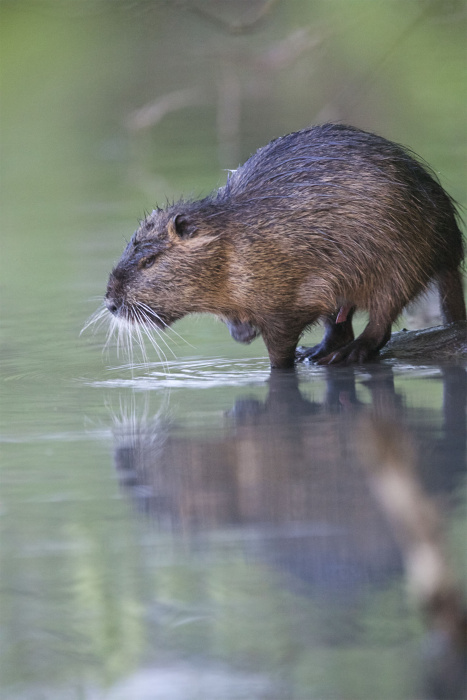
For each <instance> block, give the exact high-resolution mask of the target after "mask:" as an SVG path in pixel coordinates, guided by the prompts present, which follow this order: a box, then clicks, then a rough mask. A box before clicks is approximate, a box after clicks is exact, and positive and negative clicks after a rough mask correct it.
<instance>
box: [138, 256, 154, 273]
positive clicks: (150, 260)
mask: <svg viewBox="0 0 467 700" xmlns="http://www.w3.org/2000/svg"><path fill="white" fill-rule="evenodd" d="M156 258H157V255H148V256H147V257H146V258H142V259H141V260H140V261H139V266H140V268H142V269H143V270H145V269H147V268H148V267H151V265H154V263H155V262H156Z"/></svg>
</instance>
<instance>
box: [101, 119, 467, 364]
mask: <svg viewBox="0 0 467 700" xmlns="http://www.w3.org/2000/svg"><path fill="white" fill-rule="evenodd" d="M462 259H463V244H462V234H461V232H460V230H459V227H458V224H457V212H456V208H455V205H454V202H453V200H452V199H451V198H450V196H449V195H448V194H447V193H446V192H445V191H444V190H443V188H442V187H441V185H440V184H439V183H438V181H437V180H436V177H435V176H434V174H433V173H432V172H431V171H430V170H429V169H428V167H427V166H425V165H424V164H423V165H422V164H421V163H420V162H419V160H417V159H416V158H415V157H414V156H413V155H412V154H411V153H410V152H409V151H407V150H406V149H404V148H403V147H402V146H399V145H397V144H395V143H392V142H390V141H387V140H386V139H384V138H382V137H380V136H377V135H375V134H371V133H369V132H365V131H361V130H359V129H356V128H354V127H349V126H344V125H340V124H324V125H321V126H314V127H310V128H306V129H303V130H302V131H298V132H295V133H292V134H289V135H287V136H283V137H281V138H278V139H276V140H274V141H271V143H269V144H268V145H267V146H265V147H264V148H260V149H259V150H258V151H257V152H256V153H255V154H254V155H252V156H251V157H250V158H249V159H248V160H247V161H246V163H245V164H244V165H242V166H241V167H239V168H238V170H236V171H234V172H232V173H231V174H230V175H229V177H228V180H227V183H226V184H225V186H224V187H221V188H220V189H219V190H217V191H215V192H213V193H212V194H211V195H209V196H208V197H206V198H205V199H202V200H196V201H185V200H181V201H179V202H177V203H175V204H172V205H169V206H167V208H166V209H156V210H155V211H153V212H152V213H151V214H150V215H149V216H147V217H146V219H145V220H144V221H143V222H142V223H141V225H140V227H139V228H138V230H137V231H136V232H135V234H134V235H133V237H132V239H131V240H130V242H129V244H128V245H127V247H126V249H125V251H124V253H123V256H122V258H121V260H120V262H119V263H118V265H117V266H116V267H115V269H114V270H113V272H112V273H111V275H110V279H109V284H108V289H107V295H106V305H107V308H108V310H109V311H110V312H111V313H112V314H114V315H115V316H116V317H117V319H121V320H125V321H127V322H130V323H142V324H146V325H148V326H153V327H154V326H157V327H159V328H165V327H168V326H170V325H171V324H172V323H173V322H174V321H176V320H178V319H180V318H182V317H183V316H185V315H186V314H188V313H193V312H207V313H212V314H215V315H216V316H218V317H219V318H221V319H222V320H223V321H225V322H226V323H227V325H228V327H229V330H230V332H231V334H232V336H233V337H234V338H235V339H236V340H239V341H241V342H250V341H251V340H253V338H255V337H256V336H257V335H259V334H261V335H262V336H263V339H264V342H265V343H266V347H267V350H268V353H269V358H270V361H271V366H272V367H284V368H285V367H291V366H293V364H294V359H295V350H296V346H297V342H298V340H299V338H300V336H301V334H302V333H303V331H304V330H305V329H306V328H307V327H309V326H311V325H312V324H314V323H315V322H316V321H318V320H319V319H323V320H324V324H325V334H324V339H323V341H322V342H321V343H320V344H319V345H317V346H315V347H314V348H310V349H308V351H307V354H308V356H309V357H312V358H313V359H315V360H318V361H319V362H320V363H321V364H335V363H346V364H347V363H351V362H364V361H366V360H368V359H370V358H372V357H373V356H375V355H376V354H377V353H378V351H379V349H380V348H382V347H383V346H384V345H385V343H386V342H387V341H388V339H389V337H390V333H391V324H392V323H393V322H394V321H395V319H396V318H397V317H398V316H399V314H400V313H401V311H402V309H403V308H404V306H405V305H406V304H407V303H408V302H409V301H411V300H412V299H414V297H416V296H417V295H419V294H420V293H422V292H423V291H424V290H425V289H426V287H427V285H428V284H429V283H430V281H432V280H436V281H437V282H438V285H439V288H440V294H441V305H442V310H443V315H444V318H445V321H446V322H452V321H456V320H463V319H465V317H466V313H465V303H464V298H463V290H462V277H461V273H460V265H461V262H462ZM356 309H364V310H366V311H368V314H369V322H368V325H367V326H366V328H365V330H364V331H363V333H362V334H361V335H360V336H359V337H358V338H356V339H354V334H353V330H352V316H353V314H354V311H355V310H356Z"/></svg>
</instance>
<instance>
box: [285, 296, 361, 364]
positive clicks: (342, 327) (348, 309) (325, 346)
mask: <svg viewBox="0 0 467 700" xmlns="http://www.w3.org/2000/svg"><path fill="white" fill-rule="evenodd" d="M354 313H355V306H351V305H349V306H345V307H342V308H341V309H340V310H339V313H334V314H331V315H330V316H326V318H325V319H324V337H323V339H322V341H321V342H320V343H318V345H314V346H313V347H312V348H304V347H300V348H297V351H296V353H295V356H296V358H297V361H298V362H303V361H304V360H306V359H310V360H319V359H320V358H322V357H326V356H327V355H330V354H331V353H333V352H335V351H336V350H339V348H342V347H344V345H348V343H350V342H351V341H352V340H353V339H354V333H353V328H352V316H353V315H354ZM340 319H342V320H340Z"/></svg>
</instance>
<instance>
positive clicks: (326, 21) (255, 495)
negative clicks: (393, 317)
mask: <svg viewBox="0 0 467 700" xmlns="http://www.w3.org/2000/svg"><path fill="white" fill-rule="evenodd" d="M0 13H1V18H0V20H1V21H0V51H1V56H0V59H1V68H2V83H1V102H0V110H1V112H0V116H1V124H0V126H1V164H0V172H1V197H2V204H1V212H0V225H1V233H2V242H1V252H0V266H1V280H0V295H1V296H0V301H1V311H2V325H1V342H2V353H1V382H2V388H1V406H0V409H1V415H0V420H1V424H0V436H1V458H2V467H1V505H0V508H1V510H0V563H1V586H0V622H1V641H0V650H1V660H0V679H1V680H0V683H1V688H2V691H1V695H2V697H5V698H8V699H10V698H12V699H14V700H17V699H21V700H23V699H25V698H27V699H28V700H30V699H32V700H43V699H44V700H45V699H47V700H48V699H49V698H57V699H60V700H61V699H62V698H63V699H68V698H70V699H73V700H74V699H75V698H76V699H77V700H78V699H81V698H86V699H90V700H95V699H97V698H99V699H100V698H106V699H111V700H115V699H118V700H149V699H151V700H159V699H160V700H172V698H173V699H176V700H195V699H196V700H198V699H199V700H210V699H211V698H212V700H224V699H225V700H231V699H236V700H237V699H240V698H242V699H244V700H256V699H258V700H260V699H261V700H263V699H266V698H267V699H268V700H272V699H274V700H289V699H290V700H314V699H317V700H327V699H329V700H335V699H336V700H337V699H341V698H342V699H345V700H347V699H348V700H360V699H361V700H366V699H368V700H370V699H374V698H378V700H384V699H387V700H397V699H399V698H400V699H401V700H407V698H416V697H417V698H419V697H424V695H423V692H424V691H423V690H421V688H423V683H424V680H423V679H424V676H425V675H426V671H427V668H426V666H427V663H426V662H424V661H423V659H424V656H423V648H424V640H425V639H426V634H427V630H426V628H425V627H424V624H423V618H422V616H421V615H420V613H419V611H418V609H417V606H416V604H414V603H413V601H411V598H410V596H408V595H407V591H406V572H405V570H404V566H403V562H402V557H401V553H400V551H399V549H398V546H397V544H396V542H395V540H394V536H393V533H392V530H391V527H390V526H389V525H388V523H387V521H386V519H385V517H384V514H383V513H382V512H381V510H380V508H379V506H378V504H377V502H376V501H375V499H374V497H373V496H372V492H371V487H370V482H369V480H368V477H367V475H366V474H365V472H364V471H362V467H361V464H360V462H359V458H358V456H357V452H356V447H355V443H356V442H357V443H358V442H362V441H363V442H365V434H364V433H363V434H360V433H359V430H360V429H361V428H360V427H359V426H360V423H359V419H360V417H361V416H362V415H364V414H372V415H373V414H378V415H380V416H381V415H382V416H383V418H385V419H390V420H395V421H396V422H397V424H398V425H400V430H401V434H406V433H407V434H408V435H409V436H410V438H411V440H413V443H414V445H415V446H416V449H417V453H418V460H419V461H418V467H417V469H418V471H417V474H418V476H417V478H419V480H420V488H421V489H422V491H423V492H424V493H426V494H427V497H429V498H430V499H431V498H433V499H435V500H436V502H440V503H441V504H442V512H441V517H442V522H443V528H444V537H445V541H446V543H447V545H446V546H447V549H448V551H449V552H450V555H451V556H450V560H451V561H452V566H453V571H454V574H455V576H456V577H457V579H458V580H459V581H460V585H461V586H462V587H463V588H464V589H465V588H466V586H465V580H466V571H467V560H466V550H465V531H466V524H467V521H466V490H465V487H466V481H465V369H463V368H461V367H456V368H449V367H448V368H438V367H430V368H422V367H417V368H413V367H409V366H406V365H404V366H402V365H400V366H398V365H396V366H394V367H389V366H388V367H386V369H385V370H384V371H383V373H382V374H379V373H376V375H375V376H372V375H371V373H370V372H369V370H367V369H366V368H365V369H364V370H361V371H360V370H359V371H357V372H356V373H355V374H354V373H353V372H351V371H349V372H339V371H337V372H336V373H334V374H332V373H331V374H329V373H328V372H327V371H326V370H324V369H321V368H314V367H312V366H302V367H300V368H299V370H298V371H297V375H296V379H294V378H293V377H288V378H285V379H284V380H280V379H279V380H276V379H274V378H270V372H269V366H268V362H267V357H266V352H265V348H264V345H263V343H262V341H261V340H258V341H255V342H254V343H253V344H252V345H250V346H247V347H246V346H241V345H238V344H236V343H234V342H233V340H232V339H231V338H230V336H229V335H228V332H227V330H226V328H225V326H224V325H223V324H221V323H219V322H217V321H215V320H213V319H209V318H201V317H200V318H195V319H186V320H184V321H182V322H180V323H178V324H177V325H176V326H175V329H174V330H175V331H176V332H177V333H178V334H179V335H180V336H181V338H180V337H179V335H176V334H175V333H172V332H170V333H168V334H167V344H168V347H167V346H162V348H163V351H164V353H165V355H166V361H165V362H160V360H159V359H158V358H157V356H156V355H155V353H153V352H152V350H151V348H150V347H148V354H149V359H150V364H149V365H148V366H142V365H137V366H136V367H134V368H129V367H128V366H127V363H128V358H126V357H125V356H124V355H123V356H122V355H120V356H117V352H116V348H115V347H114V346H113V345H112V344H111V345H110V347H109V349H108V352H107V353H105V354H103V353H102V347H103V345H104V343H105V329H102V330H101V331H100V332H97V333H95V334H93V333H92V329H89V330H88V331H86V332H85V333H83V334H82V335H80V331H81V329H82V328H83V326H84V324H85V322H86V319H87V318H88V317H89V315H90V314H91V313H92V312H93V311H94V310H95V309H96V308H97V307H98V305H99V303H100V300H101V298H102V295H103V293H104V292H105V286H106V280H107V276H108V273H109V270H110V269H111V267H112V265H113V263H114V262H115V261H116V260H117V259H118V257H119V255H120V253H121V251H122V249H123V247H124V245H125V240H127V239H128V238H129V237H130V235H131V234H132V232H133V230H134V229H135V227H136V225H137V221H138V218H139V217H141V216H143V215H144V211H145V210H151V209H152V208H153V207H154V206H155V205H156V204H163V203H164V202H165V199H166V197H167V198H168V199H170V200H171V199H173V198H176V197H178V196H180V195H182V194H185V195H187V196H190V195H195V196H198V195H201V194H204V193H207V192H208V191H210V189H212V188H213V187H216V186H218V185H219V184H222V183H223V182H224V181H225V169H227V168H234V167H236V165H238V163H239V162H240V161H242V160H244V159H245V158H247V157H248V155H249V154H250V153H251V152H252V151H254V150H255V149H256V148H257V147H259V146H260V145H263V144H264V143H266V142H267V141H268V140H269V139H270V138H273V137H275V136H277V135H279V134H282V133H285V132H288V131H292V130H294V129H296V128H300V127H302V126H304V125H305V124H307V123H310V122H313V121H323V120H325V119H337V120H342V121H347V122H351V123H354V124H357V125H358V126H361V127H363V128H369V129H373V130H375V131H378V132H380V133H382V134H384V135H386V136H388V137H389V138H392V139H394V140H397V141H400V142H403V143H406V144H409V145H410V146H412V147H413V148H414V150H415V151H417V152H419V153H421V154H422V155H423V156H424V157H425V158H426V159H427V160H428V161H429V162H430V163H431V164H432V166H433V167H434V168H435V170H437V171H439V172H440V177H441V179H442V182H443V183H444V184H445V185H446V187H447V188H448V190H449V191H450V193H451V194H452V195H453V196H454V197H455V198H456V199H458V200H459V201H460V202H461V203H462V202H464V203H465V202H466V201H467V196H466V178H465V143H466V138H465V136H466V133H465V131H466V129H465V86H466V60H465V48H464V43H465V23H464V13H465V6H464V4H463V3H461V2H450V3H441V2H430V3H425V2H415V0H413V1H411V2H402V1H400V2H397V1H394V2H384V1H382V2H365V1H362V0H353V1H352V2H343V1H341V2H339V1H337V0H335V1H332V0H331V1H328V2H324V1H323V2H305V1H304V0H302V1H299V0H293V1H292V2H277V3H275V4H272V5H271V7H270V9H269V10H267V7H266V5H265V4H264V3H260V2H254V3H231V4H227V3H225V4H224V3H217V2H214V1H212V2H200V3H197V4H196V3H192V2H186V3H175V2H173V3H170V2H167V3H162V2H144V1H143V0H141V1H140V2H136V3H133V2H130V1H128V2H123V1H122V2H106V1H105V0H101V1H99V0H80V2H71V0H63V1H60V0H36V1H35V2H28V1H27V0H24V1H22V2H9V1H8V0H3V2H1V3H0ZM240 19H242V22H241V23H240V24H242V26H243V29H240V30H238V26H239V22H240ZM236 28H237V30H236ZM179 91H182V92H179ZM174 94H175V96H174ZM164 96H165V97H164ZM167 96H169V97H168V98H167ZM164 99H165V101H164ZM158 100H159V102H157V101H158ZM155 102H156V106H155V108H154V109H153V111H152V112H150V114H152V117H151V118H152V123H150V124H149V125H148V126H146V127H144V128H140V129H138V128H136V126H137V124H138V118H139V119H141V118H142V115H143V116H144V114H146V115H147V114H148V112H147V111H146V112H144V113H143V112H141V111H140V112H137V110H141V109H142V108H143V107H144V106H147V105H151V104H153V103H155ZM319 336H320V330H319V329H316V330H315V331H313V334H312V337H311V338H310V337H309V338H308V339H307V341H308V340H309V341H310V342H311V341H312V340H313V338H316V339H317V338H319ZM135 360H136V361H137V362H139V361H140V360H141V358H140V357H138V356H135ZM375 387H376V391H375V390H374V388H375ZM426 697H429V695H426Z"/></svg>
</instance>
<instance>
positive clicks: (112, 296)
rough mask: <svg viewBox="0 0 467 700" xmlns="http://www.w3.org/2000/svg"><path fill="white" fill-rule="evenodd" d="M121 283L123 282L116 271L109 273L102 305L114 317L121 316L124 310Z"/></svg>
mask: <svg viewBox="0 0 467 700" xmlns="http://www.w3.org/2000/svg"><path fill="white" fill-rule="evenodd" d="M123 283H124V280H123V279H122V276H121V275H119V274H118V273H117V271H116V270H113V271H112V272H111V273H110V276H109V281H108V283H107V292H106V295H105V299H104V303H105V305H106V307H107V310H108V311H109V312H110V313H111V314H113V315H114V316H121V315H122V312H123V311H124V308H125V299H124V294H123Z"/></svg>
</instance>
